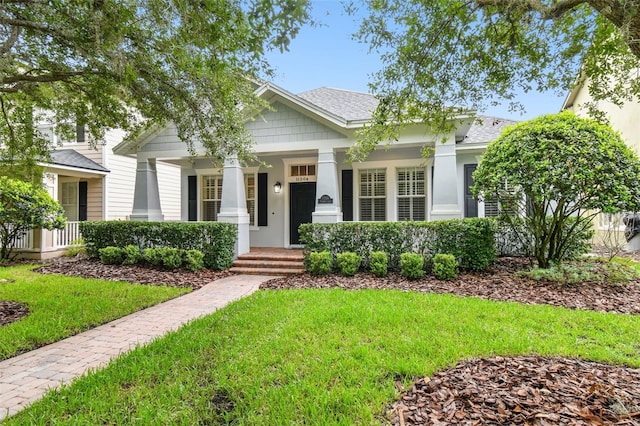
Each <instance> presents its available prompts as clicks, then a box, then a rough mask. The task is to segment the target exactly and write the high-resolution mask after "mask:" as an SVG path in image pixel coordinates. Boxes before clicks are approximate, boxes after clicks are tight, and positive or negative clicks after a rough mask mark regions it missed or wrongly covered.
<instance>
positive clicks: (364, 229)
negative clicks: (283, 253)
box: [299, 218, 497, 270]
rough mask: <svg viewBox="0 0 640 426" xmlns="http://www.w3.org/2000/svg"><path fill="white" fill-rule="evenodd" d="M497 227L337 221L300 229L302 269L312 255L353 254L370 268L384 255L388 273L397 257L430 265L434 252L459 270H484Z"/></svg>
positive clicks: (477, 221)
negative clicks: (410, 256)
mask: <svg viewBox="0 0 640 426" xmlns="http://www.w3.org/2000/svg"><path fill="white" fill-rule="evenodd" d="M495 229H496V223H495V221H494V220H492V219H484V218H467V219H454V220H441V221H436V222H341V223H334V224H323V223H305V224H302V225H300V229H299V230H300V240H301V242H302V243H303V244H304V245H305V265H307V267H308V266H309V263H308V257H309V254H310V253H311V252H321V251H329V252H330V253H331V254H332V256H333V257H335V256H336V255H337V254H338V253H344V252H354V253H356V254H358V255H360V256H362V259H363V262H362V264H363V266H364V267H367V268H368V267H369V262H370V259H369V257H370V254H371V252H374V251H383V252H385V253H387V255H388V256H389V269H392V270H399V268H400V255H401V254H402V253H408V252H412V253H419V254H421V255H422V256H423V257H424V258H425V260H426V261H427V262H430V261H431V259H432V258H433V256H434V255H435V254H436V253H450V254H453V255H454V256H455V258H456V260H457V261H458V264H459V266H460V268H462V269H467V270H484V269H486V268H488V267H489V266H490V265H491V264H492V263H493V262H494V261H495V259H496V256H497V253H496V243H495Z"/></svg>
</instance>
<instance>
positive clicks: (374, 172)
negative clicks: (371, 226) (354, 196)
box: [357, 168, 389, 222]
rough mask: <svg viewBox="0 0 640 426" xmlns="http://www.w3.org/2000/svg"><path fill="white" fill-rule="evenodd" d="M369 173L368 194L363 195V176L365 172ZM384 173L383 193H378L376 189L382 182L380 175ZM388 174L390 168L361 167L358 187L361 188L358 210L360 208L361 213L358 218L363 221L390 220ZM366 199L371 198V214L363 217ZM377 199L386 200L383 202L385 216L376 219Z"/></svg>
mask: <svg viewBox="0 0 640 426" xmlns="http://www.w3.org/2000/svg"><path fill="white" fill-rule="evenodd" d="M365 173H366V174H367V175H369V179H368V180H367V182H366V186H367V187H368V189H367V194H366V195H363V193H362V192H363V191H362V185H363V183H362V177H363V174H365ZM380 175H382V177H383V181H382V184H383V194H382V195H380V194H376V189H377V186H378V184H379V183H380V182H379V181H378V177H379V176H380ZM387 175H388V170H387V169H386V168H371V169H361V170H359V171H358V180H357V182H358V189H359V194H358V210H359V215H358V220H359V221H361V222H386V221H387V220H388V217H389V215H388V210H389V209H388V207H387V203H386V200H387V193H388V192H389V191H388V189H387V181H388V178H387ZM364 200H371V216H370V217H367V218H363V217H362V214H363V212H362V207H361V206H362V202H363V201H364ZM376 200H384V203H382V205H383V206H384V212H383V213H384V217H383V218H382V219H376V216H377V212H376V205H377V203H376Z"/></svg>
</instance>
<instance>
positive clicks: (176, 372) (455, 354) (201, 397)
mask: <svg viewBox="0 0 640 426" xmlns="http://www.w3.org/2000/svg"><path fill="white" fill-rule="evenodd" d="M639 330H640V316H633V315H620V314H607V313H596V312H590V311H576V310H568V309H564V308H557V307H551V306H528V305H522V304H518V303H508V302H492V301H487V300H481V299H475V298H459V297H454V296H449V295H436V294H420V293H408V292H399V291H389V290H386V291H385V290H366V291H344V290H339V289H334V290H282V291H260V292H258V293H255V294H254V295H252V296H250V297H248V298H245V299H243V300H240V301H238V302H236V303H233V304H231V305H230V306H228V307H227V308H225V309H222V310H220V311H218V312H216V313H215V314H213V315H210V316H207V317H205V318H202V319H200V320H197V321H195V322H192V323H190V324H188V325H187V326H185V327H183V328H181V329H180V330H179V331H178V332H175V333H172V334H170V335H168V336H167V337H165V338H163V339H160V340H157V341H155V342H153V343H152V344H151V345H149V346H147V347H144V348H139V349H136V350H135V351H133V352H132V353H130V354H128V355H125V356H122V357H120V358H118V359H117V360H115V361H114V362H113V363H112V364H111V365H110V366H109V367H107V368H106V369H104V370H101V371H99V372H97V373H94V374H91V375H89V376H87V377H84V378H82V379H80V380H78V381H76V382H75V383H74V384H72V385H71V386H69V387H66V388H64V389H63V390H62V391H58V392H52V393H49V394H48V395H47V396H46V397H45V399H43V400H42V401H39V402H36V403H35V404H33V405H32V406H31V407H30V408H28V409H26V410H25V411H23V412H20V413H18V414H17V415H16V416H15V417H13V418H11V419H9V420H8V421H7V424H10V425H13V424H45V423H47V424H58V423H68V424H113V425H116V424H117V425H120V424H189V425H190V424H194V425H195V424H203V425H204V424H234V425H292V424H305V425H334V424H344V425H351V424H364V425H368V424H380V423H381V422H382V421H383V419H384V413H385V407H386V406H387V404H389V403H390V402H391V401H392V400H393V399H394V398H395V397H397V396H398V394H397V390H396V389H395V387H394V380H397V379H400V380H402V381H403V382H404V383H405V384H409V383H411V382H412V381H413V380H414V379H415V378H417V377H421V376H425V375H431V374H432V373H433V372H434V371H435V370H438V369H442V368H446V367H447V366H452V365H454V364H456V363H458V362H459V361H461V360H463V359H467V358H470V357H480V356H492V355H521V354H533V353H536V354H542V355H562V356H570V357H581V358H584V359H590V360H595V361H601V362H609V363H614V364H627V365H630V366H635V367H639V366H640V351H639V350H638V348H639V347H640V332H639Z"/></svg>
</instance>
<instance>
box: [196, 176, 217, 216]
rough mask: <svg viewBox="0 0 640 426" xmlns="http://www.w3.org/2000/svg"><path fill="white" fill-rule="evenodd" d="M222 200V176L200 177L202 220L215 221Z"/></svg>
mask: <svg viewBox="0 0 640 426" xmlns="http://www.w3.org/2000/svg"><path fill="white" fill-rule="evenodd" d="M221 199H222V176H203V177H202V214H201V217H202V220H205V221H216V220H218V213H220V200H221Z"/></svg>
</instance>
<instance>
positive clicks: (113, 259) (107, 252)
mask: <svg viewBox="0 0 640 426" xmlns="http://www.w3.org/2000/svg"><path fill="white" fill-rule="evenodd" d="M98 253H99V255H100V262H102V263H104V264H105V265H121V264H122V261H123V260H124V250H123V249H121V248H120V247H113V246H109V247H105V248H101V249H100V250H99V251H98Z"/></svg>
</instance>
